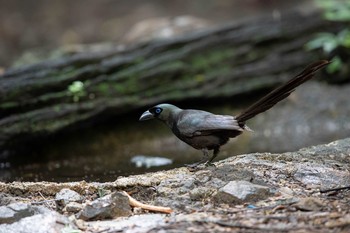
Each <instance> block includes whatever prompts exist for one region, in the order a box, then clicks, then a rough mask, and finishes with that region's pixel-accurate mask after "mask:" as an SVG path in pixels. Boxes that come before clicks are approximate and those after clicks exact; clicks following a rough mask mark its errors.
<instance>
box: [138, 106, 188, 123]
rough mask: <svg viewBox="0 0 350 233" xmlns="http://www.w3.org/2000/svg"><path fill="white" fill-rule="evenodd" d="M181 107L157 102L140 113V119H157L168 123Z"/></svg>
mask: <svg viewBox="0 0 350 233" xmlns="http://www.w3.org/2000/svg"><path fill="white" fill-rule="evenodd" d="M181 111H182V109H181V108H178V107H176V106H175V105H172V104H158V105H156V106H154V107H152V108H150V109H148V110H147V111H146V112H144V113H142V115H141V117H140V119H139V120H140V121H146V120H150V119H154V118H156V119H159V120H161V121H164V122H165V123H167V124H169V123H171V121H172V120H173V119H174V117H175V116H176V115H177V114H178V113H179V112H181Z"/></svg>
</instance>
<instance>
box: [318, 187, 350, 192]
mask: <svg viewBox="0 0 350 233" xmlns="http://www.w3.org/2000/svg"><path fill="white" fill-rule="evenodd" d="M343 189H350V186H345V187H339V188H332V189H320V193H328V192H333V191H340V190H343Z"/></svg>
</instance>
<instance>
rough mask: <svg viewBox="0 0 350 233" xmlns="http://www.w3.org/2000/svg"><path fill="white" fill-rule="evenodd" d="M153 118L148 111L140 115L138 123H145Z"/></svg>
mask: <svg viewBox="0 0 350 233" xmlns="http://www.w3.org/2000/svg"><path fill="white" fill-rule="evenodd" d="M153 118H154V116H153V114H152V113H150V111H148V110H147V111H146V112H144V113H142V115H141V117H140V119H139V121H147V120H150V119H153Z"/></svg>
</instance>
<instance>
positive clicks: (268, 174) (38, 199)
mask: <svg viewBox="0 0 350 233" xmlns="http://www.w3.org/2000/svg"><path fill="white" fill-rule="evenodd" d="M349 162H350V139H344V140H339V141H335V142H332V143H330V144H326V145H319V146H314V147H310V148H305V149H301V150H299V151H296V152H288V153H283V154H270V153H255V154H246V155H241V156H236V157H232V158H229V159H226V160H223V161H220V162H217V163H216V164H215V167H207V168H202V169H199V170H197V171H189V170H188V169H187V168H178V169H173V170H169V171H162V172H156V173H149V174H144V175H137V176H130V177H120V178H118V179H117V180H116V181H114V182H109V183H87V182H84V181H82V182H76V183H49V182H37V183H31V182H25V183H20V182H13V183H0V192H1V194H0V195H1V199H0V205H1V206H0V232H4V233H5V232H69V233H75V232H121V231H122V232H349V231H350V189H349V186H350V165H349V164H350V163H349ZM145 204H147V205H145ZM157 206H158V207H157Z"/></svg>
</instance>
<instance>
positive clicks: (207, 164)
mask: <svg viewBox="0 0 350 233" xmlns="http://www.w3.org/2000/svg"><path fill="white" fill-rule="evenodd" d="M204 166H206V167H216V166H215V164H214V163H212V162H209V161H208V162H206V163H205V164H204Z"/></svg>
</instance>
